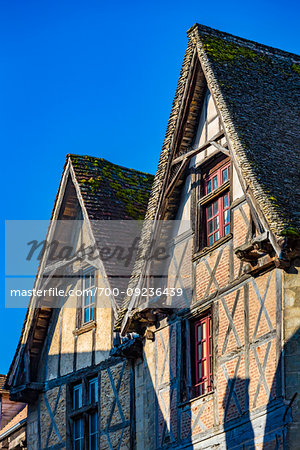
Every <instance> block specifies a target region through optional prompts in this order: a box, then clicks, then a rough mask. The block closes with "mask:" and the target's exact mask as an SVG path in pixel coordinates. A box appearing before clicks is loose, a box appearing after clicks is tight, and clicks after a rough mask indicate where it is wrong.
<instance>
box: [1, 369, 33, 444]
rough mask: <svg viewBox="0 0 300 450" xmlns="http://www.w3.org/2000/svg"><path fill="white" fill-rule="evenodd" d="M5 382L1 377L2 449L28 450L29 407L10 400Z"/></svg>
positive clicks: (3, 377)
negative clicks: (27, 421) (27, 423)
mask: <svg viewBox="0 0 300 450" xmlns="http://www.w3.org/2000/svg"><path fill="white" fill-rule="evenodd" d="M5 380H6V376H5V375H0V449H7V450H10V449H21V448H22V449H26V418H27V406H26V405H25V404H24V403H20V402H13V401H11V400H10V399H9V391H8V390H7V389H5V388H4V384H5Z"/></svg>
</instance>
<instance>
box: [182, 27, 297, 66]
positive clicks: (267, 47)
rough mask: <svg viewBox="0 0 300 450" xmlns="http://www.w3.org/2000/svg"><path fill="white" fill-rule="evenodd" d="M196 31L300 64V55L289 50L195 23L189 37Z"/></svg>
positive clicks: (189, 31) (190, 29) (188, 31)
mask: <svg viewBox="0 0 300 450" xmlns="http://www.w3.org/2000/svg"><path fill="white" fill-rule="evenodd" d="M195 29H197V30H198V31H199V32H200V33H201V32H202V33H203V32H204V33H206V34H209V35H212V34H214V35H218V36H219V37H220V38H222V39H226V40H227V41H234V43H236V44H237V43H239V44H240V45H244V46H247V47H251V48H252V49H253V46H255V49H256V50H259V51H264V52H265V51H266V50H268V51H269V52H270V53H272V54H273V55H274V56H282V57H287V56H289V57H291V56H292V57H295V58H296V60H297V61H299V62H300V55H298V54H297V53H293V52H288V51H287V50H282V49H280V48H277V47H272V46H271V45H267V44H262V43H261V42H257V41H253V40H251V39H246V38H243V37H240V36H236V35H234V34H231V33H227V32H226V31H221V30H218V29H216V28H211V27H208V26H206V25H202V24H199V23H195V24H194V25H193V26H192V27H191V28H189V29H188V30H187V35H188V36H189V35H190V34H191V33H192V32H193V31H194V30H195Z"/></svg>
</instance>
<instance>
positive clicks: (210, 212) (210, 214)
mask: <svg viewBox="0 0 300 450" xmlns="http://www.w3.org/2000/svg"><path fill="white" fill-rule="evenodd" d="M207 217H208V218H209V219H210V218H211V217H212V205H210V206H209V207H208V208H207Z"/></svg>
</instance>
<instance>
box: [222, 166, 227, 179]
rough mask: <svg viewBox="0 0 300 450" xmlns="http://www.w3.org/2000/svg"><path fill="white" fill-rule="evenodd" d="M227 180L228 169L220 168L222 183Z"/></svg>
mask: <svg viewBox="0 0 300 450" xmlns="http://www.w3.org/2000/svg"><path fill="white" fill-rule="evenodd" d="M227 180H228V170H227V168H226V169H224V170H222V183H225V182H226V181H227Z"/></svg>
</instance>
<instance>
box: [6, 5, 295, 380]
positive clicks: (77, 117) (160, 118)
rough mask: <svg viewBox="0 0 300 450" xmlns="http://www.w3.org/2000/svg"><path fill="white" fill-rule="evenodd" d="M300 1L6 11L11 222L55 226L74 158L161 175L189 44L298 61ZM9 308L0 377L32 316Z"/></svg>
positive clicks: (8, 205)
mask: <svg viewBox="0 0 300 450" xmlns="http://www.w3.org/2000/svg"><path fill="white" fill-rule="evenodd" d="M298 17H299V6H298V2H296V1H285V2H284V3H282V2H281V1H278V0H275V1H274V0H273V1H257V0H254V1H251V2H248V3H245V2H244V3H243V2H241V1H230V0H229V1H227V2H224V1H219V0H216V1H215V2H208V1H202V2H199V1H198V2H197V1H193V0H190V1H189V2H180V1H177V0H173V1H161V2H158V1H152V2H141V1H139V2H138V1H129V0H127V1H126V2H125V1H120V0H116V1H115V2H111V3H108V2H103V1H99V0H98V1H92V0H91V1H89V0H87V1H76V0H73V1H66V0H60V1H53V0H52V1H47V0H45V1H30V0H28V1H26V2H25V1H24V0H20V1H15V0H7V1H6V0H1V1H0V40H1V45H0V96H1V100H0V105H1V106H0V140H1V157H2V174H1V177H2V189H3V190H4V193H3V194H2V205H3V206H2V208H1V216H2V218H1V219H2V220H1V227H2V236H3V238H2V240H1V245H2V247H1V250H2V255H4V221H5V220H7V219H49V217H50V214H51V209H52V206H53V202H54V199H55V195H56V191H57V188H58V185H59V180H60V176H61V173H62V169H63V165H64V161H65V156H66V154H67V153H77V154H88V155H92V156H99V157H104V158H106V159H108V160H110V161H112V162H115V163H118V164H121V165H124V166H128V167H132V168H136V169H139V170H142V171H146V172H152V173H154V172H155V170H156V165H157V161H158V157H159V152H160V148H161V145H162V142H163V138H164V133H165V130H166V125H167V120H168V116H169V113H170V109H171V104H172V100H173V96H174V93H175V89H176V84H177V79H178V76H179V71H180V66H181V63H182V58H183V54H184V51H185V48H186V44H187V38H186V30H187V29H188V28H190V27H191V26H192V25H193V24H194V23H195V22H199V23H202V24H205V25H208V26H211V27H214V28H218V29H221V30H223V31H227V32H229V33H233V34H236V35H238V36H242V37H244V38H248V39H252V40H255V41H258V42H262V43H264V44H267V45H271V46H274V47H279V48H282V49H284V50H287V51H291V52H295V53H299V47H300V44H299V39H298V29H299V27H298V25H299V24H298ZM2 274H3V276H2V277H1V280H2V292H3V296H2V300H1V301H0V342H1V347H0V373H6V372H7V370H8V368H9V365H10V362H11V360H12V357H13V355H14V352H15V349H16V346H17V342H18V339H19V336H20V332H21V327H22V323H23V319H24V315H25V310H24V309H5V307H4V275H5V269H4V256H3V257H2Z"/></svg>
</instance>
